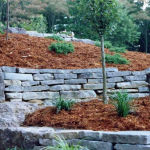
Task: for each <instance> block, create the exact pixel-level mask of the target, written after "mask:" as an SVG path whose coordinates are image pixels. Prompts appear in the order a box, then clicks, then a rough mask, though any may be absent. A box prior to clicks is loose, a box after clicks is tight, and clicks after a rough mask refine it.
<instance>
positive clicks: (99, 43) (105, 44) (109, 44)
mask: <svg viewBox="0 0 150 150" xmlns="http://www.w3.org/2000/svg"><path fill="white" fill-rule="evenodd" d="M94 44H95V46H97V47H101V42H100V41H95V43H94ZM104 47H105V48H111V47H112V44H111V42H109V41H105V43H104Z"/></svg>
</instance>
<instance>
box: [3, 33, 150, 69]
mask: <svg viewBox="0 0 150 150" xmlns="http://www.w3.org/2000/svg"><path fill="white" fill-rule="evenodd" d="M9 37H10V39H9V41H8V42H7V41H6V40H5V35H0V56H1V58H0V66H16V67H26V68H52V69H79V68H81V69H82V68H99V67H100V68H101V67H102V64H101V62H100V49H99V48H98V47H95V46H93V45H89V44H84V43H79V42H73V45H74V46H75V52H74V53H70V54H68V55H62V54H56V53H55V52H50V51H49V50H48V46H49V45H50V44H51V43H52V42H54V41H53V40H51V39H45V38H38V37H30V36H28V35H19V34H10V35H9ZM106 53H110V52H109V50H108V49H106ZM110 54H111V53H110ZM122 55H123V56H124V57H126V58H127V59H128V60H129V61H130V64H128V65H115V64H107V67H118V68H119V70H131V71H132V70H144V69H147V68H149V67H150V54H144V53H139V52H127V53H125V54H122Z"/></svg>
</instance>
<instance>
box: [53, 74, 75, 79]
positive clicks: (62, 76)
mask: <svg viewBox="0 0 150 150" xmlns="http://www.w3.org/2000/svg"><path fill="white" fill-rule="evenodd" d="M54 77H55V79H76V78H77V75H76V74H72V73H68V74H67V73H66V74H54Z"/></svg>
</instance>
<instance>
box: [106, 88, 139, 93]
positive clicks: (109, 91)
mask: <svg viewBox="0 0 150 150" xmlns="http://www.w3.org/2000/svg"><path fill="white" fill-rule="evenodd" d="M120 91H122V90H120V89H113V90H109V89H108V90H107V92H108V93H114V92H120ZM125 91H126V92H127V93H138V89H125Z"/></svg>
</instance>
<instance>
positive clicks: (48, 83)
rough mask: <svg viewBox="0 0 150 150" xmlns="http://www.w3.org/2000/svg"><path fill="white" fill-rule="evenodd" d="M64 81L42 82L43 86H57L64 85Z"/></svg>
mask: <svg viewBox="0 0 150 150" xmlns="http://www.w3.org/2000/svg"><path fill="white" fill-rule="evenodd" d="M64 82H65V81H64V79H58V80H47V81H41V84H42V85H57V84H64Z"/></svg>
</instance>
